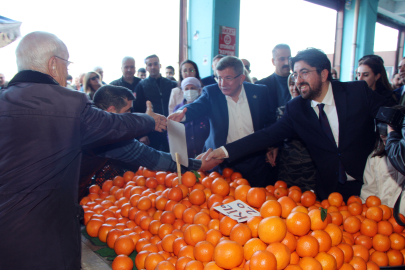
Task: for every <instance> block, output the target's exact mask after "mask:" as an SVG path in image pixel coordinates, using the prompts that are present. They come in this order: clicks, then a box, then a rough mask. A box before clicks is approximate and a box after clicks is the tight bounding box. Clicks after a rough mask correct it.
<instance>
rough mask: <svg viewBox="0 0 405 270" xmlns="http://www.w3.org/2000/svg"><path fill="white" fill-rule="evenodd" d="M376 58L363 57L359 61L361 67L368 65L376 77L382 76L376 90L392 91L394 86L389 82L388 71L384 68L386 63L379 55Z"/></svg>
mask: <svg viewBox="0 0 405 270" xmlns="http://www.w3.org/2000/svg"><path fill="white" fill-rule="evenodd" d="M373 56H375V57H371V56H370V55H367V56H363V57H362V58H361V59H360V60H359V66H361V65H366V66H368V67H369V68H371V70H372V71H373V73H374V75H377V74H380V78H379V79H378V80H377V82H376V88H385V89H387V90H390V91H392V90H393V89H392V86H391V84H390V83H389V81H388V76H387V71H386V70H385V67H384V61H383V60H382V58H381V57H379V56H378V55H373Z"/></svg>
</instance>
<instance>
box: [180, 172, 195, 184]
mask: <svg viewBox="0 0 405 270" xmlns="http://www.w3.org/2000/svg"><path fill="white" fill-rule="evenodd" d="M181 182H182V184H183V185H185V186H186V187H193V186H194V185H195V183H196V182H197V178H196V177H195V174H194V173H193V172H185V173H184V174H183V175H182V176H181Z"/></svg>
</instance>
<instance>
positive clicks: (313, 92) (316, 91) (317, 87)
mask: <svg viewBox="0 0 405 270" xmlns="http://www.w3.org/2000/svg"><path fill="white" fill-rule="evenodd" d="M303 85H307V86H308V88H309V89H308V91H307V92H306V93H303V92H302V91H301V86H303ZM298 89H299V92H300V93H301V96H302V98H303V99H309V100H314V99H316V98H317V97H319V96H320V95H321V92H322V82H321V81H318V82H316V83H315V84H314V85H313V88H312V87H311V86H310V85H309V84H308V83H307V82H303V83H301V84H300V86H299V87H298Z"/></svg>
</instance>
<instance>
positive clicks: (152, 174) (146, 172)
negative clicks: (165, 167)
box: [142, 168, 156, 177]
mask: <svg viewBox="0 0 405 270" xmlns="http://www.w3.org/2000/svg"><path fill="white" fill-rule="evenodd" d="M142 175H143V176H145V177H155V176H156V171H151V170H148V169H146V168H144V169H143V172H142Z"/></svg>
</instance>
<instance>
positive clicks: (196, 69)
mask: <svg viewBox="0 0 405 270" xmlns="http://www.w3.org/2000/svg"><path fill="white" fill-rule="evenodd" d="M187 63H188V64H191V65H193V67H194V69H195V77H196V78H197V79H198V80H199V81H201V77H200V72H199V71H198V66H197V64H196V63H195V62H194V61H191V60H185V61H183V63H181V64H180V81H179V83H181V82H182V81H183V80H184V78H183V75H181V70H182V69H183V65H184V64H187Z"/></svg>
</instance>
